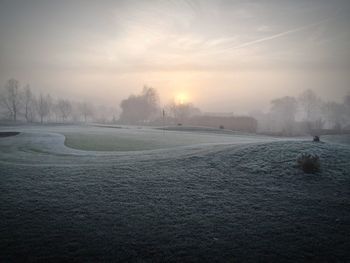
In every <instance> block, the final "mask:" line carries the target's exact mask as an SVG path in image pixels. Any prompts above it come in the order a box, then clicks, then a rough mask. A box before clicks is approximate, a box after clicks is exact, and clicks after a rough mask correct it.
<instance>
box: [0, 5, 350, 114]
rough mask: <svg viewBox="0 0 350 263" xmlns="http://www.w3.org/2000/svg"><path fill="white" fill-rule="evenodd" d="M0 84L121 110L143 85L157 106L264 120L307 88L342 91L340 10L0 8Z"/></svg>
mask: <svg viewBox="0 0 350 263" xmlns="http://www.w3.org/2000/svg"><path fill="white" fill-rule="evenodd" d="M0 5H1V6H0V36H1V38H0V39H1V40H0V83H1V85H2V86H4V85H5V83H6V81H7V80H8V79H10V78H16V79H18V80H20V81H21V83H23V85H25V84H27V83H28V84H30V85H31V87H32V89H34V90H36V91H38V92H41V93H50V94H52V95H53V96H57V97H68V98H70V99H73V100H74V99H76V100H93V101H95V102H97V103H99V104H104V105H108V106H109V107H118V105H119V104H120V102H121V101H122V100H123V99H124V98H126V97H128V96H129V95H130V94H132V93H134V94H136V93H138V92H139V91H140V90H141V89H142V87H143V86H144V85H148V86H152V87H154V88H156V89H157V90H158V92H159V95H160V101H161V104H162V105H166V104H168V103H169V102H170V101H172V100H173V99H174V97H176V96H178V94H180V93H181V94H186V96H187V97H188V100H190V101H191V102H192V103H194V104H195V105H197V106H198V107H200V108H201V109H203V110H204V111H208V112H234V113H237V114H247V113H249V112H250V111H252V110H256V109H259V110H268V108H269V103H270V100H271V99H273V98H275V97H279V96H282V95H290V96H296V95H297V94H299V93H300V92H301V91H303V90H305V89H308V88H311V89H313V90H314V91H315V92H317V94H319V95H320V96H321V97H322V98H323V99H329V100H336V101H338V102H340V101H341V99H342V97H343V96H344V95H346V93H347V91H348V90H349V83H350V74H349V73H350V65H349V61H350V51H349V48H348V43H349V40H350V35H349V31H348V26H349V24H350V23H349V22H350V19H349V15H348V13H349V11H350V10H349V7H350V5H349V3H348V2H347V1H332V2H329V1H282V2H281V1H195V0H187V1H99V2H98V3H97V2H95V1H40V0H38V1H33V0H32V1H25V2H24V1H16V0H15V1H6V0H5V1H1V3H0Z"/></svg>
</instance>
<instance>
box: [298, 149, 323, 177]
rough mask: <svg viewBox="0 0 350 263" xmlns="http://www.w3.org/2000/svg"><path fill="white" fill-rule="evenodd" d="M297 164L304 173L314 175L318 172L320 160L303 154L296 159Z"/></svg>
mask: <svg viewBox="0 0 350 263" xmlns="http://www.w3.org/2000/svg"><path fill="white" fill-rule="evenodd" d="M297 162H298V165H299V167H300V168H301V169H302V170H303V171H304V172H305V173H315V172H318V171H319V170H320V158H319V157H318V156H317V155H312V154H306V153H303V154H302V155H301V156H299V157H298V159H297Z"/></svg>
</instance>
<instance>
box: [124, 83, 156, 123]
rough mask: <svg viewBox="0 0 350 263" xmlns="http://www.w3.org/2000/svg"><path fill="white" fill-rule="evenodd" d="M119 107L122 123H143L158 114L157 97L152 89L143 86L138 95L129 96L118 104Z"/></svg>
mask: <svg viewBox="0 0 350 263" xmlns="http://www.w3.org/2000/svg"><path fill="white" fill-rule="evenodd" d="M120 107H121V109H122V112H121V114H120V120H121V121H122V122H126V123H130V124H137V123H144V122H147V121H150V120H151V119H152V118H154V117H155V116H156V114H157V113H159V96H158V93H157V91H156V90H155V89H154V88H151V87H147V86H145V87H144V88H143V90H142V93H141V94H140V95H131V96H130V97H129V98H127V99H125V100H123V101H122V102H121V103H120Z"/></svg>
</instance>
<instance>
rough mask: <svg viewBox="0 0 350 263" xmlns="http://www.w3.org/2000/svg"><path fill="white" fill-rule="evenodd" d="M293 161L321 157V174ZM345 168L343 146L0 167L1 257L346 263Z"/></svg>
mask: <svg viewBox="0 0 350 263" xmlns="http://www.w3.org/2000/svg"><path fill="white" fill-rule="evenodd" d="M302 152H309V153H317V154H319V155H320V157H321V171H320V173H318V174H311V175H308V174H304V173H303V172H301V171H300V170H299V169H298V168H297V167H295V163H296V162H295V160H296V157H297V156H298V155H299V154H300V153H302ZM349 158H350V148H349V146H347V145H340V144H332V143H312V142H275V143H263V144H258V145H249V146H242V147H241V148H232V149H226V150H223V151H221V152H209V153H208V154H205V155H198V156H196V155H194V156H190V157H186V158H177V159H169V160H161V161H148V162H137V161H135V163H134V164H133V165H125V164H123V163H119V162H115V163H111V164H109V165H105V166H103V167H102V166H93V165H92V166H88V167H63V168H62V167H55V166H53V167H30V169H28V168H27V167H25V166H23V167H21V166H16V165H4V164H0V166H1V167H0V168H1V171H2V176H1V183H0V200H1V201H0V202H1V203H0V204H1V210H0V218H1V219H2V220H0V231H1V232H0V233H1V239H0V251H1V253H0V259H2V260H3V261H5V262H6V261H15V260H24V259H27V260H34V261H35V260H49V259H56V260H57V259H61V260H68V259H70V260H74V259H75V260H80V261H86V259H90V260H91V261H97V260H98V261H103V260H105V261H110V260H112V259H113V260H118V259H119V260H121V261H137V260H140V259H142V261H145V262H157V261H159V262H160V261H164V260H166V261H169V262H171V261H173V262H175V261H177V262H179V261H201V262H205V261H207V262H213V261H223V262H227V261H232V260H236V261H238V262H242V261H245V262H247V261H257V260H259V261H267V262H281V261H284V262H286V261H289V262H295V261H298V262H300V261H314V262H346V261H349V260H350V252H349V251H350V250H349V247H350V241H349V239H348V233H349V232H350V227H349V225H350V224H349V222H350V211H349V200H350V193H349V186H350V176H349V171H350V163H349V161H348V160H349ZM14 175H16V176H14Z"/></svg>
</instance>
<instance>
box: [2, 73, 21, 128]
mask: <svg viewBox="0 0 350 263" xmlns="http://www.w3.org/2000/svg"><path fill="white" fill-rule="evenodd" d="M0 102H1V104H2V105H4V107H5V108H6V110H7V111H8V115H9V116H10V118H11V119H12V120H13V121H15V122H16V121H17V114H18V112H19V108H20V105H21V102H22V98H21V94H20V87H19V82H18V80H16V79H10V80H8V82H7V83H6V85H5V89H4V90H3V92H2V94H1V96H0Z"/></svg>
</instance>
